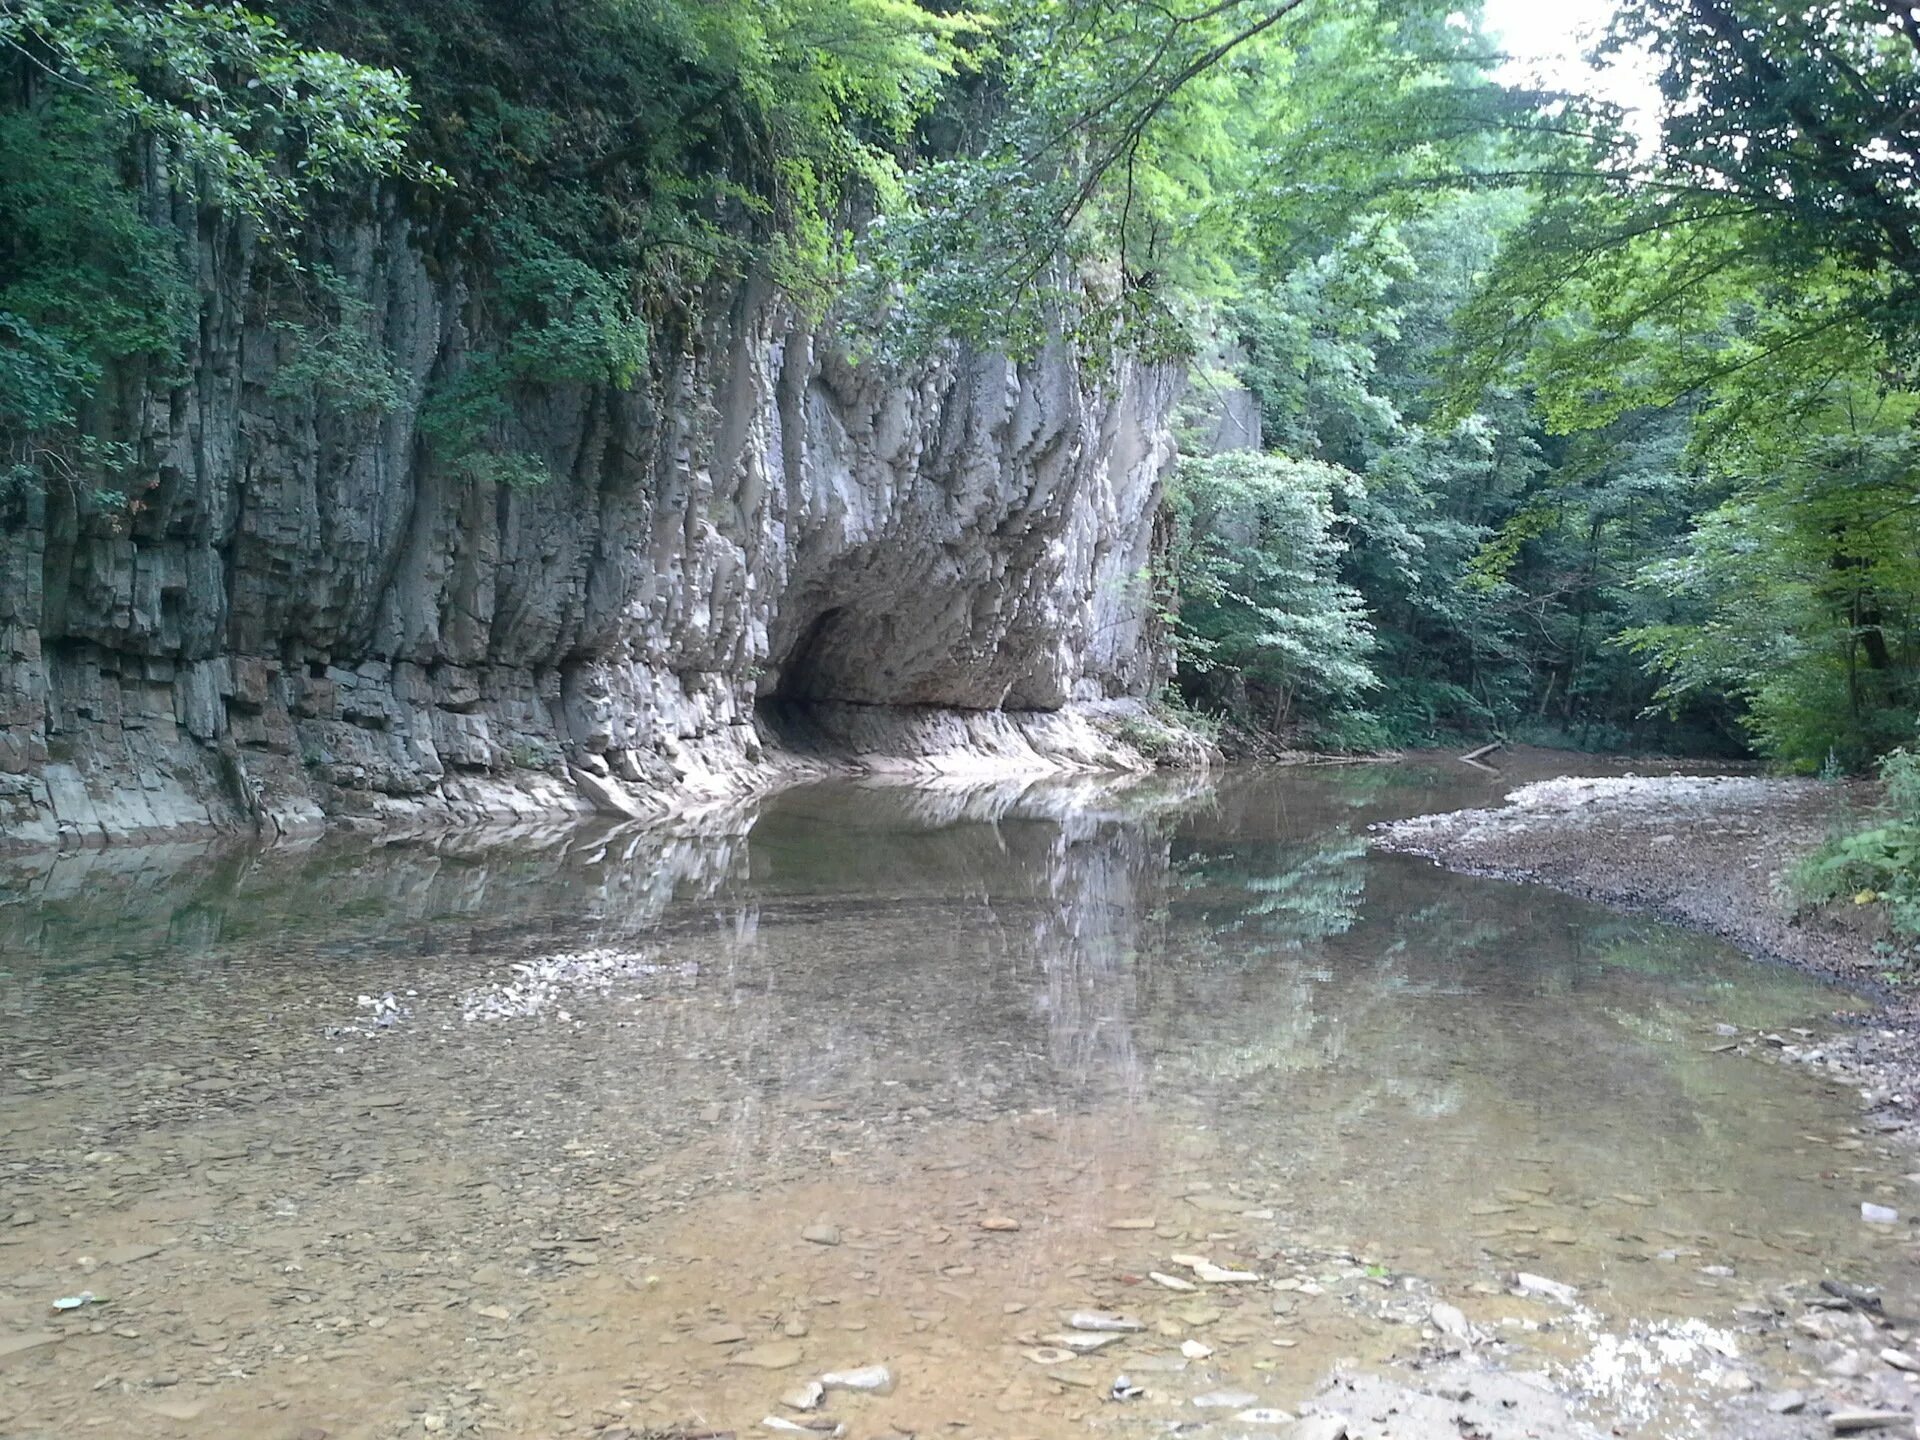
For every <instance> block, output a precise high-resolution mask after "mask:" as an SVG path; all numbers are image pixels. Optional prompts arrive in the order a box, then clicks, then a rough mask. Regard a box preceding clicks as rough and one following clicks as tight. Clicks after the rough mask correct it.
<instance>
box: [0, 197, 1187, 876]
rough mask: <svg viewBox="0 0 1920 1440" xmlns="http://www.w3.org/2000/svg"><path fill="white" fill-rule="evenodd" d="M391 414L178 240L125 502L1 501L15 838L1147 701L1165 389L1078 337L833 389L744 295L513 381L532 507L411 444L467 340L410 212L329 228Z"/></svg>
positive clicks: (454, 276) (988, 742) (0, 839)
mask: <svg viewBox="0 0 1920 1440" xmlns="http://www.w3.org/2000/svg"><path fill="white" fill-rule="evenodd" d="M330 248H331V251H332V263H333V265H334V268H335V269H336V270H337V271H338V272H339V273H340V274H341V275H342V276H344V277H346V280H347V282H348V283H349V284H350V285H351V286H352V287H353V289H354V291H355V293H357V294H358V295H359V296H360V297H362V298H363V299H364V300H365V302H366V303H367V304H368V305H369V306H370V307H371V309H370V311H369V317H370V318H369V321H368V323H369V325H370V326H371V328H372V329H373V331H374V334H375V338H376V339H377V340H378V341H379V342H380V344H381V345H382V346H384V348H385V349H386V351H387V352H388V353H389V354H390V355H391V356H392V357H393V359H394V361H395V364H396V371H397V374H398V376H399V378H400V381H401V389H402V391H403V399H402V402H401V403H400V404H398V405H397V406H395V407H393V408H392V409H391V410H389V411H387V412H386V413H368V412H361V413H350V412H349V413H343V412H342V411H340V410H339V409H338V408H334V407H330V406H329V404H328V403H327V401H326V399H325V397H324V396H323V395H317V394H315V393H312V392H311V391H307V392H302V391H301V389H300V388H299V387H298V386H296V385H290V384H288V383H286V381H287V377H288V375H289V373H290V367H289V365H288V363H287V361H288V352H287V351H286V348H285V347H286V346H287V344H288V343H289V342H288V339H287V334H286V331H285V327H284V326H279V325H276V323H275V318H276V317H275V316H274V314H273V313H272V311H271V307H270V303H269V301H268V300H267V299H266V298H263V297H266V296H268V295H270V294H271V287H270V286H269V285H267V284H265V283H263V281H262V279H261V271H262V269H263V268H264V267H263V265H262V264H261V262H260V261H259V259H258V257H257V256H255V255H253V254H252V253H250V251H249V250H248V248H247V246H246V245H245V244H243V243H240V242H238V241H234V240H232V239H230V238H228V239H224V240H220V239H206V240H203V241H202V242H201V243H200V244H199V246H198V251H199V264H200V266H201V275H200V282H201V287H202V293H203V296H204V304H203V311H202V325H201V328H200V332H199V336H198V339H197V341H196V343H195V345H194V347H193V351H192V354H191V363H190V367H189V370H188V373H187V374H186V375H185V376H184V377H175V378H173V379H170V380H169V381H167V382H166V383H162V382H161V381H159V380H157V379H143V378H142V377H139V376H129V377H125V378H124V380H123V382H122V383H121V384H120V386H119V389H118V397H119V398H118V400H117V401H116V403H115V404H114V405H113V406H112V407H110V410H111V413H109V414H108V415H106V416H103V417H102V425H103V426H104V427H105V428H106V429H107V430H108V431H110V432H111V433H114V434H115V435H117V436H118V437H119V438H124V439H130V440H132V441H133V442H134V443H135V445H136V447H137V451H138V454H139V456H140V463H139V468H138V471H137V474H136V476H135V478H134V481H133V484H132V486H131V489H132V493H133V496H134V502H133V504H132V506H131V508H130V509H129V510H128V511H126V512H125V513H118V514H116V513H112V512H110V511H97V510H94V509H92V508H91V507H90V506H89V505H88V504H87V503H86V502H85V500H84V498H82V497H79V496H76V495H75V494H72V493H68V492H67V491H64V490H62V489H61V488H60V487H58V486H54V487H51V488H49V489H48V490H47V491H46V492H44V493H38V494H23V495H16V496H14V497H13V498H12V499H11V500H9V501H8V502H7V505H8V506H10V508H9V509H8V510H7V513H6V514H5V515H4V516H0V843H8V842H11V843H16V844H45V843H63V842H64V843H84V842H86V841H88V840H99V839H103V838H112V837H117V836H124V835H130V834H135V833H140V832H147V831H159V830H178V829H183V828H201V829H208V828H211V829H226V828H233V829H240V828H247V827H253V826H258V827H260V828H263V829H266V830H268V831H272V832H281V833H287V832H296V831H301V830H306V829H311V828H315V827H318V826H320V825H322V824H324V823H326V821H327V819H328V818H329V817H332V818H336V819H339V818H345V819H349V820H351V819H352V818H353V817H362V818H364V819H365V820H367V821H369V822H371V821H396V820H406V819H408V818H416V819H421V820H432V819H438V818H445V819H470V818H479V817H483V816H501V817H511V816H516V815H522V816H530V815H533V814H542V815H550V814H554V813H564V812H565V811H566V810H568V809H578V810H585V809H589V808H599V809H604V810H612V811H616V812H629V813H640V812H643V811H646V810H650V809H658V808H663V807H664V806H666V805H668V804H670V803H673V802H674V801H675V800H676V799H679V798H684V797H689V796H700V795H708V794H714V793H721V792H726V791H730V790H735V791H737V790H739V789H741V788H744V787H745V786H747V785H751V784H754V783H758V782H760V781H763V780H764V779H766V778H768V776H769V775H770V774H771V773H772V771H773V770H774V769H775V768H776V767H777V765H778V764H779V763H781V761H780V757H781V756H782V755H784V754H786V753H788V751H789V747H791V746H793V745H804V746H811V747H815V748H827V749H837V750H841V751H856V752H861V753H863V754H865V755H866V756H868V757H869V758H872V757H880V756H890V757H893V758H895V759H900V760H905V761H915V760H920V759H924V758H926V757H930V756H931V757H935V758H937V759H941V760H942V762H943V763H955V762H959V761H964V760H967V759H969V758H972V759H991V760H994V761H996V762H997V763H1006V762H1008V761H1010V760H1018V761H1022V762H1025V763H1029V764H1031V763H1035V762H1036V761H1038V760H1039V759H1041V758H1042V757H1043V756H1045V757H1048V758H1051V759H1054V760H1057V761H1065V762H1069V763H1100V762H1102V761H1106V762H1108V763H1112V762H1113V757H1114V756H1115V755H1116V754H1120V755H1121V756H1122V757H1124V756H1125V754H1126V751H1125V747H1124V746H1121V747H1118V748H1117V749H1116V747H1115V745H1114V744H1113V742H1111V741H1109V740H1107V739H1105V738H1104V737H1102V736H1101V735H1100V734H1099V733H1098V732H1097V731H1096V730H1095V729H1094V728H1093V727H1091V726H1090V725H1088V724H1087V723H1086V720H1085V717H1086V716H1087V715H1088V714H1089V713H1095V714H1097V713H1099V712H1100V711H1101V710H1102V709H1103V708H1105V709H1111V708H1113V707H1114V706H1115V705H1116V704H1122V705H1124V703H1125V702H1129V701H1137V700H1138V699H1139V698H1140V697H1143V696H1146V695H1149V694H1151V693H1152V692H1153V691H1154V690H1155V689H1156V688H1157V687H1158V685H1159V683H1160V680H1161V679H1162V666H1163V663H1164V657H1163V653H1162V651H1163V646H1162V637H1161V636H1160V635H1159V633H1158V631H1157V629H1156V626H1155V622H1154V619H1153V607H1152V606H1151V604H1150V603H1149V600H1150V597H1149V595H1148V594H1147V592H1146V585H1145V583H1144V576H1145V572H1146V569H1147V567H1148V564H1149V562H1150V560H1151V559H1152V555H1153V547H1154V543H1155V540H1154V517H1155V513H1156V509H1157V502H1158V496H1159V488H1160V484H1161V480H1162V477H1163V475H1164V473H1165V471H1166V468H1167V466H1168V464H1169V462H1170V459H1171V449H1172V446H1171V441H1170V438H1169V429H1168V417H1169V413H1170V410H1171V407H1172V401H1173V399H1174V395H1173V390H1174V386H1175V384H1176V380H1175V377H1174V376H1173V374H1172V373H1171V372H1168V371H1164V370H1157V369H1150V368H1146V367H1142V366H1140V365H1137V364H1135V363H1133V362H1131V361H1125V360H1123V361H1120V362H1118V363H1117V364H1116V365H1114V366H1113V367H1111V369H1110V370H1108V371H1106V372H1104V373H1103V374H1101V375H1099V376H1097V377H1096V376H1094V375H1091V374H1089V373H1088V372H1087V371H1086V370H1085V369H1083V368H1082V367H1081V366H1080V364H1079V363H1078V362H1077V361H1076V359H1075V357H1073V356H1072V355H1071V354H1069V353H1068V352H1067V351H1066V349H1065V348H1064V347H1059V348H1055V349H1052V350H1049V351H1047V352H1046V353H1044V354H1042V355H1040V356H1038V357H1037V358H1035V359H1033V360H1031V361H1026V362H1021V363H1015V362H1013V361H1010V360H1008V359H1006V358H1005V357H1002V356H996V355H979V354H964V353H959V352H955V353H951V354H946V355H943V356H940V357H938V358H936V359H934V360H931V361H928V362H925V363H923V364H919V365H916V366H914V367H913V368H912V369H911V370H909V371H903V372H902V371H896V372H891V373H883V372H881V371H880V370H879V369H877V368H876V367H873V366H861V367H855V366H854V365H852V364H850V363H849V361H848V360H847V358H846V356H845V353H844V351H843V349H842V348H840V347H839V346H838V345H837V344H836V343H835V340H834V337H833V336H832V335H831V334H822V333H817V332H815V331H814V330H812V329H810V328H809V327H808V326H807V325H805V324H803V323H801V322H800V321H798V320H796V319H795V318H794V317H793V315H792V313H791V311H790V310H789V309H788V308H787V307H786V306H785V305H784V304H782V303H781V301H780V300H779V299H778V297H776V296H774V295H772V294H770V293H766V292H764V291H762V290H761V289H759V288H757V287H754V286H745V287H740V288H739V289H737V290H735V291H733V292H731V293H730V294H728V295H727V296H725V297H723V298H724V303H709V304H707V305H706V306H705V307H704V316H705V318H704V319H702V320H700V321H698V322H697V323H695V322H689V323H688V324H687V325H686V327H685V329H684V333H682V334H681V335H679V336H678V337H668V338H663V339H661V340H660V341H659V343H658V345H657V348H656V353H655V355H654V357H653V360H652V364H651V371H650V374H649V376H648V378H647V380H646V381H645V382H644V383H642V384H640V385H637V386H635V387H633V388H632V389H629V390H615V389H612V388H609V387H593V386H576V387H568V386H556V385H542V386H539V387H527V388H526V390H525V393H516V394H515V395H513V397H512V413H513V419H512V425H513V427H514V429H515V431H516V432H517V433H516V440H517V442H518V443H519V444H520V445H521V446H522V447H523V448H524V449H526V450H529V451H532V452H534V453H536V454H538V455H539V456H541V457H543V458H544V460H545V461H546V463H547V466H548V468H549V469H550V470H551V471H552V472H553V476H554V478H553V479H552V480H551V482H549V483H547V484H545V485H541V486H538V487H534V488H516V487H512V486H509V485H506V484H502V483H498V482H494V481H489V480H486V479H479V478H474V477H473V476H472V475H471V473H470V472H468V471H464V470H462V469H461V468H459V467H457V466H450V465H449V464H447V463H445V461H444V460H443V459H442V458H441V457H440V456H439V455H437V453H436V449H435V446H434V444H433V443H431V441H432V437H431V435H429V434H423V430H422V426H421V424H420V415H421V403H422V400H423V398H424V397H425V396H426V394H427V393H428V391H429V389H430V387H432V386H434V385H435V384H437V383H441V382H443V381H444V379H445V377H447V376H448V375H450V374H456V373H458V371H459V369H460V367H461V365H462V363H463V356H464V355H466V354H467V353H468V352H470V351H471V350H472V349H474V348H475V345H476V337H475V335H474V334H473V333H472V332H471V330H470V326H473V325H475V324H476V323H477V322H476V321H475V319H474V315H475V313H476V310H477V307H474V306H473V305H472V304H471V303H470V299H469V294H468V289H467V286H466V284H465V282H464V281H463V278H462V276H461V273H460V270H459V267H458V266H457V265H451V264H446V263H434V262H432V261H431V260H430V259H429V257H427V256H426V255H424V254H423V253H422V252H421V251H420V250H419V249H418V248H416V246H415V244H414V241H413V236H412V233H411V231H410V229H409V227H408V225H407V223H406V221H405V219H404V217H402V216H399V215H397V214H389V215H388V216H387V217H386V218H385V219H384V220H382V221H380V222H378V223H376V224H371V225H364V226H361V227H358V228H356V229H354V230H352V231H350V232H346V233H343V234H342V235H341V236H339V237H337V238H336V239H335V241H334V242H333V244H332V246H331V247H330Z"/></svg>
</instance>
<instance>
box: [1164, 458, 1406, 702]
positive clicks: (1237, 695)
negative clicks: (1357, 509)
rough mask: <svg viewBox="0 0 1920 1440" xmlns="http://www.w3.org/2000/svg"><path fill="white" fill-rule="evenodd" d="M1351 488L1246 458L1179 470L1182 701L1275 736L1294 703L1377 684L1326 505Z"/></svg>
mask: <svg viewBox="0 0 1920 1440" xmlns="http://www.w3.org/2000/svg"><path fill="white" fill-rule="evenodd" d="M1358 484H1359V482H1358V480H1357V478H1356V477H1354V476H1352V475H1350V474H1348V473H1346V472H1344V471H1341V470H1338V469H1336V468H1335V467H1334V466H1331V465H1326V464H1322V463H1319V462H1316V461H1301V460H1288V459H1285V458H1283V457H1280V456H1275V455H1257V454H1253V453H1251V452H1247V451H1233V452H1229V453H1227V454H1224V455H1217V456H1214V457H1212V458H1210V459H1206V460H1189V461H1186V462H1184V463H1183V464H1182V465H1181V467H1180V470H1179V473H1178V475H1177V476H1176V478H1175V482H1174V497H1175V498H1174V502H1173V503H1174V506H1175V514H1176V516H1177V517H1178V521H1179V529H1178V534H1179V538H1178V540H1177V541H1176V542H1175V555H1176V563H1177V569H1178V574H1179V576H1180V588H1181V596H1180V614H1179V621H1178V626H1177V630H1176V635H1177V637H1178V644H1179V650H1180V666H1181V671H1180V673H1181V679H1182V684H1183V686H1184V687H1185V688H1186V690H1187V692H1188V694H1189V696H1190V698H1194V699H1197V700H1199V701H1201V702H1202V703H1205V704H1212V705H1217V706H1218V707H1220V708H1223V709H1225V710H1227V711H1228V712H1229V713H1234V714H1239V715H1247V714H1250V713H1252V712H1254V711H1259V712H1260V713H1261V715H1262V718H1265V717H1266V716H1268V715H1270V716H1271V719H1272V724H1273V726H1274V728H1276V729H1279V728H1281V727H1282V726H1285V725H1286V724H1288V722H1289V721H1290V720H1292V719H1293V718H1294V707H1295V705H1296V704H1297V703H1299V702H1301V701H1303V700H1304V701H1307V702H1312V703H1319V704H1324V703H1326V702H1330V701H1335V700H1348V699H1351V698H1353V697H1356V696H1358V695H1360V694H1361V693H1363V692H1365V691H1366V690H1368V689H1371V688H1372V687H1373V686H1374V685H1375V684H1377V683H1378V682H1377V680H1376V678H1375V676H1374V674H1373V671H1372V670H1371V669H1369V668H1368V666H1367V663H1366V659H1367V655H1368V652H1369V651H1370V650H1371V649H1372V644H1373V637H1372V633H1371V630H1370V627H1369V626H1368V625H1367V622H1366V618H1365V615H1364V612H1363V608H1362V604H1361V599H1360V596H1359V594H1358V593H1357V592H1356V591H1354V590H1353V589H1352V587H1350V586H1348V585H1345V584H1343V583H1342V582H1341V580H1340V578H1339V561H1340V555H1341V552H1342V550H1343V549H1344V548H1345V547H1344V544H1343V542H1342V541H1341V539H1340V538H1339V536H1338V535H1336V534H1335V532H1334V497H1335V494H1336V492H1337V491H1346V490H1350V489H1353V488H1355V487H1357V485H1358Z"/></svg>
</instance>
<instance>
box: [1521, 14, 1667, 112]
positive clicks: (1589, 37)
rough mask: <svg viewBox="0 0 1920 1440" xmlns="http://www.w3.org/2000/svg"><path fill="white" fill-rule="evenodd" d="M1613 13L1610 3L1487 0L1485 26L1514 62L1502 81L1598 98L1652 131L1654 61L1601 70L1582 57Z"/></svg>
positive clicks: (1656, 95) (1646, 58)
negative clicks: (1542, 85)
mask: <svg viewBox="0 0 1920 1440" xmlns="http://www.w3.org/2000/svg"><path fill="white" fill-rule="evenodd" d="M1616 8H1618V7H1617V6H1616V5H1615V3H1614V0H1486V10H1485V13H1486V21H1487V25H1488V27H1489V28H1490V29H1492V30H1493V31H1494V32H1495V33H1496V34H1497V35H1499V36H1500V37H1501V38H1502V40H1503V41H1504V43H1505V46H1506V49H1507V51H1508V53H1509V54H1511V55H1512V57H1513V59H1512V60H1511V61H1510V62H1509V63H1508V65H1507V66H1506V67H1505V68H1504V69H1503V70H1502V71H1501V72H1500V73H1501V78H1502V79H1506V80H1511V81H1516V82H1527V81H1533V80H1536V79H1537V80H1539V81H1542V82H1544V83H1545V84H1547V85H1549V86H1553V87H1557V88H1560V89H1566V90H1577V91H1582V92H1585V93H1587V94H1593V95H1599V96H1602V97H1604V98H1606V99H1608V100H1611V101H1613V102H1614V103H1616V104H1618V105H1621V106H1624V107H1626V108H1627V109H1629V110H1632V111H1635V112H1636V115H1637V119H1638V122H1639V125H1640V126H1641V127H1642V128H1650V127H1651V125H1652V121H1653V116H1654V113H1655V108H1656V106H1657V105H1658V103H1659V98H1660V96H1659V91H1658V90H1657V89H1656V88H1655V85H1654V73H1655V67H1654V64H1653V59H1652V57H1651V56H1647V55H1645V53H1644V52H1640V54H1639V55H1637V56H1635V57H1633V58H1634V59H1635V60H1638V62H1639V63H1637V64H1636V63H1631V62H1630V61H1627V60H1624V59H1623V61H1622V63H1619V64H1615V65H1611V66H1609V67H1608V68H1606V69H1604V70H1596V69H1595V68H1594V67H1593V66H1592V65H1590V64H1589V63H1587V60H1586V58H1585V57H1586V52H1587V51H1588V50H1589V49H1591V48H1592V46H1593V43H1594V42H1595V41H1596V40H1597V39H1599V37H1600V35H1601V34H1602V33H1603V32H1604V31H1605V30H1606V27H1607V21H1608V20H1610V19H1611V18H1612V16H1613V12H1614V10H1615V9H1616Z"/></svg>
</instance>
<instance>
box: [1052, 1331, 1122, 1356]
mask: <svg viewBox="0 0 1920 1440" xmlns="http://www.w3.org/2000/svg"><path fill="white" fill-rule="evenodd" d="M1040 1338H1041V1339H1042V1340H1044V1341H1045V1342H1046V1343H1047V1344H1049V1345H1058V1346H1059V1347H1060V1348H1061V1349H1063V1350H1072V1351H1074V1352H1075V1353H1077V1354H1081V1355H1091V1354H1092V1353H1093V1352H1094V1351H1095V1350H1104V1349H1105V1348H1106V1347H1107V1346H1109V1345H1117V1344H1119V1343H1120V1342H1121V1341H1122V1340H1124V1339H1126V1338H1127V1336H1126V1332H1125V1331H1115V1330H1107V1331H1103V1332H1101V1333H1100V1334H1097V1335H1089V1334H1087V1333H1086V1332H1085V1331H1080V1332H1076V1333H1075V1334H1071V1335H1042V1336H1041V1337H1040Z"/></svg>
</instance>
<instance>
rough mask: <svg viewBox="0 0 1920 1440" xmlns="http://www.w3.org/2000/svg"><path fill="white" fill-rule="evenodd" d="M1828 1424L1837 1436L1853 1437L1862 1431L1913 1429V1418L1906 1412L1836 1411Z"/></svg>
mask: <svg viewBox="0 0 1920 1440" xmlns="http://www.w3.org/2000/svg"><path fill="white" fill-rule="evenodd" d="M1827 1424H1828V1425H1829V1426H1830V1427H1831V1428H1832V1430H1833V1433H1834V1434H1836V1435H1853V1434H1857V1433H1858V1432H1860V1431H1862V1430H1885V1429H1887V1428H1889V1427H1891V1426H1894V1425H1904V1426H1906V1427H1908V1428H1909V1429H1911V1428H1912V1425H1913V1417H1912V1416H1911V1415H1909V1414H1907V1413H1906V1412H1905V1411H1904V1410H1836V1411H1834V1412H1833V1413H1832V1414H1831V1415H1829V1416H1828V1417H1827Z"/></svg>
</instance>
